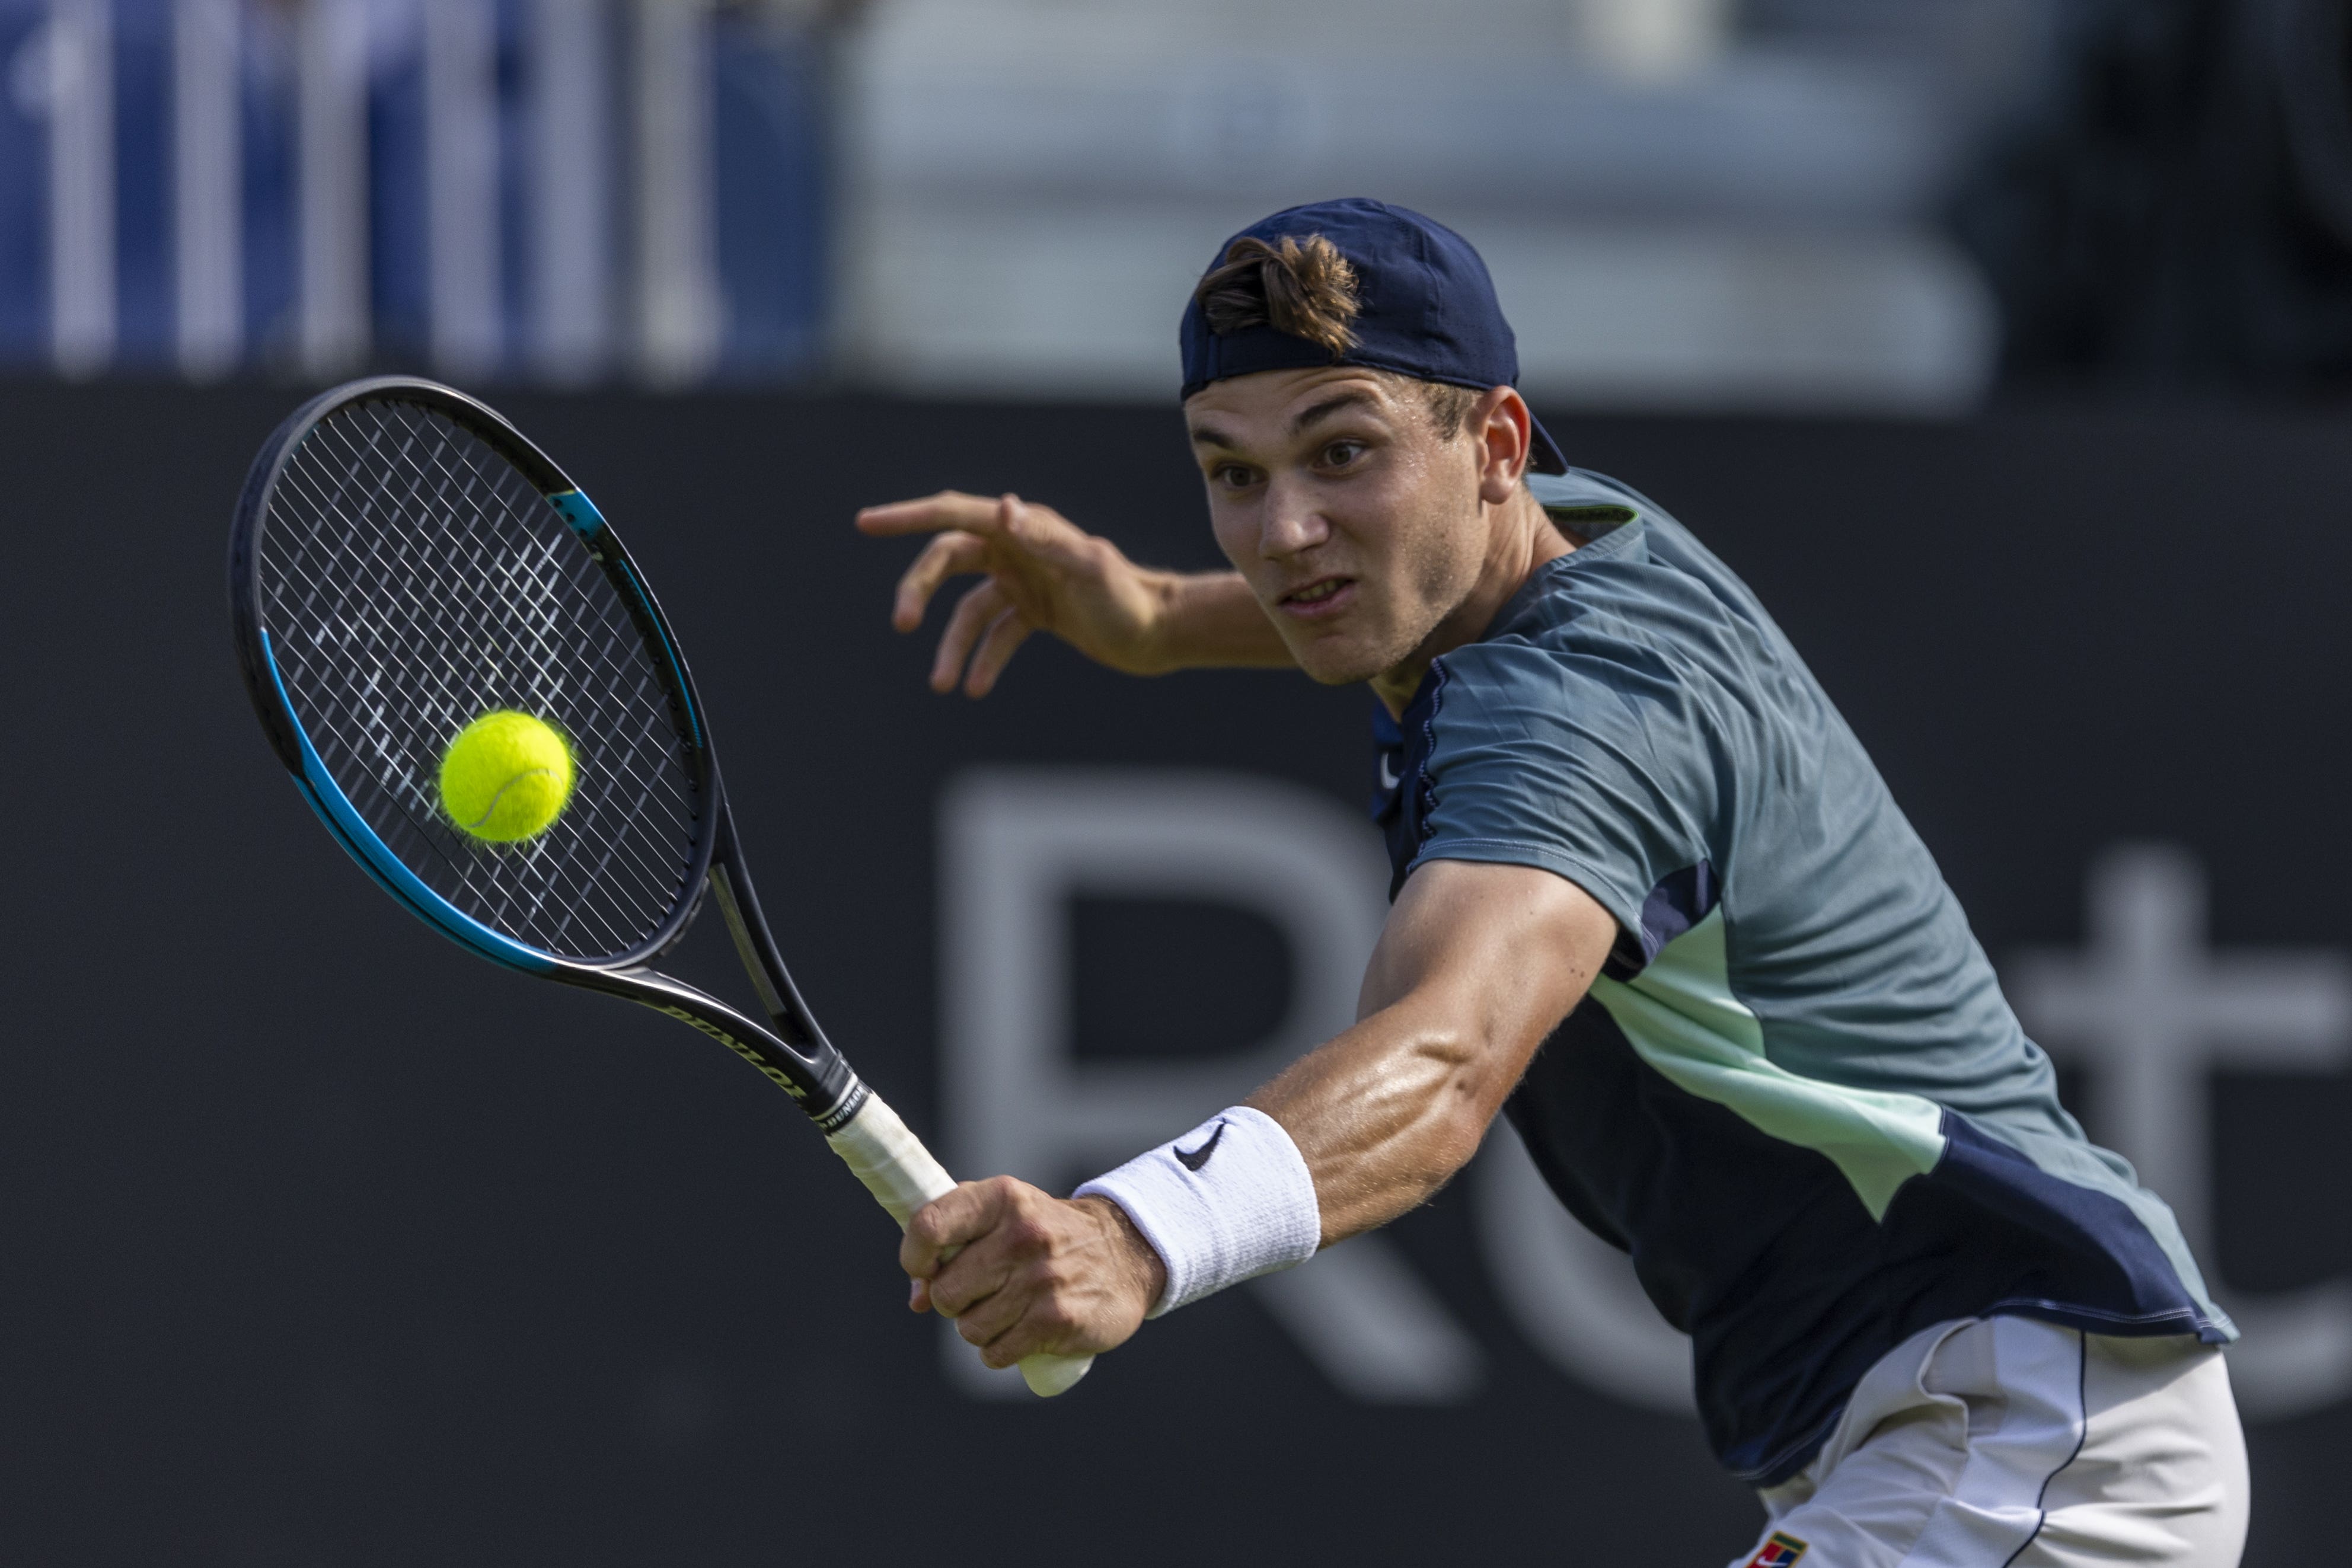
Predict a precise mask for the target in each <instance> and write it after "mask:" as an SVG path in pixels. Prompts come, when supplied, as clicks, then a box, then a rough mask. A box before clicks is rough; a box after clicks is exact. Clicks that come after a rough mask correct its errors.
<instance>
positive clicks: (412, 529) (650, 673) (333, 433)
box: [229, 376, 1093, 1395]
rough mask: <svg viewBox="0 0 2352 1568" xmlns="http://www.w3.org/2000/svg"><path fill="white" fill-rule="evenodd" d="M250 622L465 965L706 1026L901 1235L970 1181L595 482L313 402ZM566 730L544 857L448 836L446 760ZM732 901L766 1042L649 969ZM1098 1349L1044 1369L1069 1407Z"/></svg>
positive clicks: (276, 680) (259, 705)
mask: <svg viewBox="0 0 2352 1568" xmlns="http://www.w3.org/2000/svg"><path fill="white" fill-rule="evenodd" d="M229 605H230V612H231V617H232V619H233V621H234V622H235V626H236V649H237V657H238V660H239V662H240V663H241V664H242V665H243V668H244V673H245V684H246V689H247V691H248V692H249V693H251V695H252V697H253V706H254V710H255V712H257V714H259V715H260V716H261V727H262V728H263V729H264V730H265V731H267V732H268V736H269V742H270V745H271V746H272V747H275V748H276V749H277V752H278V759H279V760H280V761H282V762H283V763H285V765H286V768H287V770H288V771H289V772H290V773H292V774H293V776H294V782H295V785H296V787H297V788H298V789H300V790H301V792H302V796H303V798H304V799H305V800H308V801H309V802H310V809H311V810H314V811H316V812H317V813H318V815H319V818H320V821H323V822H325V823H326V824H327V829H328V831H330V832H331V833H332V834H333V835H334V836H335V838H336V840H337V841H339V842H340V843H341V845H342V846H343V848H344V849H346V850H348V851H350V852H351V855H352V859H353V860H355V861H357V862H359V863H360V868H361V869H362V870H363V871H365V872H366V873H368V875H369V876H370V877H372V878H373V879H374V881H375V883H376V885H377V886H379V887H381V888H383V890H384V891H385V892H386V893H389V894H392V896H393V897H394V898H395V899H397V900H398V901H399V902H400V903H401V904H404V905H405V906H406V907H407V909H408V910H409V911H410V913H412V914H414V915H417V916H419V917H420V918H422V919H423V920H424V921H425V924H426V925H430V926H432V927H433V928H434V929H435V930H436V931H438V932H440V933H441V934H442V935H443V936H447V937H449V938H450V939H451V940H452V941H455V942H457V944H458V945H459V946H464V947H466V948H468V949H470V950H471V951H473V952H475V953H478V954H479V955H481V956H483V957H485V958H488V959H489V960H490V961H491V962H493V963H496V964H502V965H504V966H505V967H508V968H509V969H516V970H520V971H521V972H522V973H524V974H527V975H537V976H540V977H542V978H545V979H551V980H560V981H562V982H563V983H565V984H566V985H573V986H582V987H585V988H588V989H589V990H592V991H603V992H605V993H607V994H608V995H612V996H616V997H625V998H628V999H629V1000H631V1001H633V1002H640V1003H643V1004H644V1005H645V1006H646V1007H649V1008H652V1009H655V1010H656V1012H664V1013H667V1014H668V1015H669V1016H670V1017H672V1018H674V1019H681V1020H683V1021H684V1022H687V1023H689V1024H692V1025H693V1026H694V1027H695V1028H696V1029H698V1030H701V1031H702V1032H703V1033H705V1034H707V1035H709V1036H710V1037H711V1038H712V1039H714V1040H718V1041H719V1043H720V1044H722V1045H724V1046H726V1047H727V1048H728V1049H729V1050H730V1051H733V1052H735V1054H736V1055H738V1056H740V1057H741V1058H742V1059H743V1060H744V1061H748V1062H750V1063H751V1065H752V1066H753V1067H755V1068H757V1069H759V1071H761V1073H762V1074H763V1075H764V1076H765V1077H766V1078H767V1079H768V1080H769V1081H770V1082H772V1083H774V1084H775V1085H776V1086H777V1087H779V1088H781V1089H782V1090H783V1092H785V1093H787V1094H789V1095H791V1096H792V1097H793V1100H794V1102H796V1103H798V1104H799V1106H800V1108H801V1109H802V1110H803V1111H804V1112H806V1113H808V1116H809V1119H810V1120H811V1121H813V1122H814V1123H815V1124H816V1125H817V1130H818V1131H819V1132H821V1133H823V1134H824V1137H825V1141H826V1143H827V1144H829V1145H831V1146H832V1148H833V1151H834V1152H835V1154H837V1155H840V1156H841V1157H842V1159H843V1160H844V1161H845V1162H846V1163H847V1164H848V1166H849V1168H850V1169H851V1170H852V1171H853V1172H855V1173H856V1176H857V1179H858V1180H860V1181H862V1182H864V1183H865V1184H866V1188H867V1190H868V1191H870V1192H872V1193H873V1195H874V1196H875V1197H876V1198H877V1199H878V1200H879V1201H880V1202H881V1205H882V1207H884V1208H886V1209H887V1210H889V1212H890V1215H891V1218H895V1219H896V1220H898V1224H899V1225H900V1227H901V1228H904V1227H905V1225H906V1223H907V1221H908V1218H911V1217H912V1216H913V1214H914V1212H915V1211H916V1210H917V1209H919V1208H920V1207H922V1206H923V1205H924V1204H926V1203H929V1201H930V1200H931V1199H933V1198H935V1197H939V1196H940V1195H941V1194H942V1193H945V1192H948V1191H950V1189H951V1188H953V1186H955V1182H954V1180H953V1179H952V1178H951V1177H950V1176H949V1175H948V1173H947V1172H946V1171H945V1170H944V1169H943V1168H941V1166H940V1163H939V1161H937V1160H936V1159H933V1158H932V1157H931V1155H930V1152H929V1150H927V1149H925V1148H924V1147H923V1145H922V1144H921V1142H920V1141H919V1139H917V1138H916V1136H915V1134H913V1133H911V1132H909V1131H908V1128H907V1124H905V1123H904V1122H902V1121H901V1120H899V1118H898V1113H896V1112H894V1111H892V1110H891V1109H890V1107H889V1106H888V1105H887V1104H886V1103H884V1102H883V1101H882V1099H881V1097H880V1096H879V1095H877V1094H876V1093H875V1092H873V1091H872V1090H871V1089H870V1088H868V1087H867V1086H866V1084H865V1083H864V1082H860V1081H859V1079H858V1076H857V1074H856V1073H855V1072H853V1071H850V1067H849V1064H848V1062H847V1061H844V1060H843V1058H842V1055H841V1052H840V1051H836V1050H835V1049H834V1047H833V1045H832V1043H831V1042H830V1041H828V1040H826V1039H825V1037H824V1030H820V1029H819V1028H818V1027H817V1024H816V1019H814V1017H812V1016H811V1015H810V1012H809V1009H808V1004H807V1003H806V1002H804V1001H803V1000H802V998H801V994H800V991H799V988H797V987H795V986H794V985H793V977H792V974H791V972H790V971H789V970H787V969H786V968H785V967H784V962H783V958H782V955H780V954H779V953H778V951H777V948H776V942H775V938H774V936H772V935H771V934H770V932H769V930H768V925H767V922H766V921H765V920H764V919H763V918H761V914H760V901H759V899H758V897H757V896H756V895H755V894H753V893H752V891H751V874H750V873H749V872H748V871H747V870H746V869H745V867H744V862H743V852H742V846H741V844H740V841H738V840H737V838H736V835H735V823H734V819H733V816H732V815H731V813H730V811H729V810H728V804H727V792H726V790H725V789H724V788H723V787H722V786H721V784H720V782H719V763H718V759H717V758H716V757H715V756H714V755H713V753H712V750H711V744H710V726H709V721H708V719H707V718H706V717H705V716H704V715H703V711H702V705H701V703H700V702H699V701H698V699H697V698H696V696H695V691H694V681H693V678H692V677H691V676H690V675H689V674H688V673H687V666H686V658H685V655H684V654H683V653H680V652H679V650H678V645H677V638H676V637H675V636H674V635H672V633H671V632H670V629H669V622H668V621H667V619H666V618H665V617H664V616H663V614H662V612H661V607H660V606H659V605H658V604H656V602H655V601H654V596H653V594H652V592H651V591H650V590H648V589H647V588H646V582H645V579H644V578H643V577H642V576H641V575H640V574H639V573H638V571H637V569H636V566H635V563H633V562H632V561H631V560H630V559H629V553H628V551H627V550H625V549H623V548H622V547H621V541H620V539H619V538H618V537H617V536H616V535H615V534H614V531H613V529H612V527H611V525H609V524H608V523H606V522H605V521H604V517H603V516H602V515H601V514H599V513H598V511H597V510H596V508H595V507H593V505H591V504H590V502H589V500H588V497H585V496H583V495H582V494H581V493H580V489H579V486H575V485H573V484H572V482H571V480H569V479H567V478H565V477H564V476H563V472H562V469H560V468H558V467H557V466H556V465H555V464H554V463H553V462H552V461H551V460H550V459H549V458H548V456H547V455H545V454H544V453H542V452H541V451H540V449H539V448H538V447H536V446H534V445H532V444H530V442H529V441H528V440H526V439H524V437H523V436H522V434H520V432H518V431H517V430H516V429H515V428H514V427H513V426H512V425H510V424H509V423H507V422H506V421H505V420H503V419H501V418H500V417H499V415H498V414H496V413H492V412H491V411H490V410H489V409H488V408H486V407H484V406H483V405H482V404H481V403H478V402H475V401H474V400H473V399H472V398H469V397H467V396H466V395H465V394H463V393H462V392H455V391H452V390H451V389H449V388H447V387H445V386H439V385H436V384H435V383H434V382H425V381H417V380H413V379H410V378H406V377H398V376H388V377H382V378H378V379H374V380H370V381H361V382H352V383H350V384H349V385H347V386H341V387H338V388H336V389H335V390H333V391H332V392H326V393H323V394H321V395H320V396H319V397H316V398H313V399H312V400H311V401H310V402H307V403H305V404H303V405H302V406H301V407H300V408H299V409H297V410H296V411H295V412H294V413H293V414H292V415H291V416H290V417H289V418H288V419H287V421H286V423H283V424H281V425H279V426H278V430H277V432H276V433H275V434H272V435H271V436H270V438H269V440H268V444H265V445H264V446H263V447H262V449H261V452H260V455H258V456H257V457H256V458H255V459H254V461H253V467H252V469H251V470H250V471H249V472H248V474H247V476H246V483H245V491H244V494H243V495H242V496H241V497H238V500H237V506H236V527H235V529H234V532H233V534H232V536H231V539H230V545H229ZM498 708H510V709H518V710H520V711H521V712H524V713H528V714H531V715H534V716H537V717H540V718H541V719H543V720H545V721H547V722H548V723H549V724H551V725H553V726H554V727H557V728H558V729H559V730H561V731H562V733H563V734H564V735H565V737H567V738H568V739H569V741H570V743H571V746H572V751H573V754H574V758H573V761H574V783H573V787H572V796H571V799H570V800H569V803H568V804H567V805H566V806H565V807H564V809H563V811H562V815H561V816H559V817H558V818H557V819H556V821H555V822H554V824H553V825H552V826H551V827H550V828H549V829H548V830H547V831H545V832H543V833H542V834H541V835H540V836H539V837H537V838H534V839H530V840H528V841H524V842H521V843H514V844H493V843H487V842H484V841H481V840H479V839H477V838H474V837H472V836H470V835H468V834H467V833H465V832H463V831H459V829H458V828H457V826H456V825H455V824H454V823H453V822H452V821H450V820H449V818H448V817H447V815H446V813H445V811H444V810H443V808H442V804H441V801H440V798H439V786H438V782H437V779H438V769H439V767H440V758H441V755H442V753H443V751H444V750H445V748H446V747H447V746H448V744H449V742H450V740H451V739H452V738H453V737H455V736H456V735H457V732H458V731H459V729H461V728H462V727H464V726H465V725H466V724H467V723H468V722H469V721H470V720H472V719H473V718H475V717H476V716H478V715H481V714H483V713H487V712H488V711H490V710H492V709H498ZM705 887H708V888H709V890H710V892H711V894H713V895H714V896H715V897H716V898H717V900H718V903H719V911H720V913H721V914H722V915H724V916H725V918H726V921H727V927H728V930H729V931H730V932H731V933H732V934H733V936H734V938H735V947H736V951H737V952H738V954H740V956H741V958H742V960H743V967H744V968H745V969H746V970H747V971H749V972H750V974H751V984H752V986H753V987H754V988H756V989H757V991H758V993H759V997H760V1001H761V1004H762V1006H763V1007H764V1009H765V1010H766V1012H767V1015H768V1021H767V1022H766V1023H765V1024H761V1023H758V1022H756V1021H754V1020H753V1019H750V1018H748V1017H746V1016H745V1015H744V1014H742V1013H740V1012H738V1011H737V1010H735V1009H733V1008H730V1007H729V1006H728V1005H727V1004H726V1003H724V1002H721V1001H719V1000H718V999H717V998H713V997H710V996H707V995H705V994H704V993H703V992H701V991H699V990H697V989H696V988H693V987H691V986H688V985H686V984H684V983H683V982H681V981H679V980H677V979H674V978H672V977H669V976H667V975H665V974H662V973H661V972H660V971H658V970H656V969H655V968H654V967H652V966H653V964H654V963H655V961H656V960H657V959H658V958H660V957H661V956H662V955H663V954H664V953H666V952H667V951H668V950H669V949H670V948H671V947H672V946H675V945H676V943H677V940H678V939H679V937H681V936H684V935H685V933H686V929H687V927H688V925H689V924H690V923H691V922H692V921H693V919H694V915H695V912H696V909H697V907H698V905H699V904H700V902H701V897H702V893H703V890H704V888H705ZM1092 1360H1093V1358H1092V1357H1090V1356H1055V1355H1036V1356H1032V1357H1030V1358H1029V1359H1027V1360H1026V1361H1024V1362H1023V1363H1022V1364H1021V1371H1022V1374H1023V1375H1024V1377H1025V1378H1026V1379H1027V1380H1028V1383H1029V1386H1030V1387H1031V1388H1033V1389H1034V1390H1035V1391H1036V1392H1037V1393H1039V1394H1041V1395H1052V1394H1058V1393H1060V1392H1062V1391H1063V1390H1064V1389H1066V1388H1067V1387H1069V1386H1070V1385H1072V1384H1074V1383H1076V1381H1077V1380H1078V1379H1079V1378H1080V1377H1082V1376H1084V1375H1085V1374H1086V1371H1087V1367H1088V1366H1089V1365H1090V1364H1092Z"/></svg>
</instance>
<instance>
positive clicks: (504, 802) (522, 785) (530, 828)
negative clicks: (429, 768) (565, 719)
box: [438, 707, 579, 845]
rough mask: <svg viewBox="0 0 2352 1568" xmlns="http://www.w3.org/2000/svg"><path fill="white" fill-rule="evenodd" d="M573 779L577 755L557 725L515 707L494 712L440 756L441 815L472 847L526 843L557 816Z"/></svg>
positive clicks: (566, 801) (469, 726)
mask: <svg viewBox="0 0 2352 1568" xmlns="http://www.w3.org/2000/svg"><path fill="white" fill-rule="evenodd" d="M509 768H511V769H512V771H511V772H509V771H508V769H509ZM578 774H579V755H578V753H577V752H576V751H575V750H574V749H573V747H572V738H571V737H570V736H569V735H568V734H566V733H565V732H564V730H563V729H562V727H561V726H559V725H557V724H555V723H553V722H552V721H551V720H549V719H545V718H541V717H540V716H538V715H536V714H533V713H529V712H526V711H524V710H522V709H520V708H512V707H499V708H492V709H490V710H488V712H485V713H482V714H479V715H478V716H475V717H474V718H473V719H472V720H470V721H469V722H467V724H466V726H465V727H463V728H461V729H460V730H459V731H458V732H457V735H455V736H454V737H451V738H450V741H449V744H448V746H447V747H446V748H445V749H444V751H443V752H442V757H441V767H440V774H439V779H438V783H439V786H440V795H441V802H440V804H441V813H442V816H443V819H444V820H445V821H447V822H448V823H449V824H450V825H451V826H452V827H454V828H456V829H457V831H459V832H462V833H464V834H465V835H466V836H467V837H468V838H469V839H472V840H473V841H476V842H477V843H478V844H484V845H511V844H520V843H524V842H527V841H530V840H532V839H536V838H538V837H540V836H541V834H543V833H545V832H547V831H550V830H551V829H552V828H553V827H554V826H555V824H556V822H557V821H559V820H560V819H561V818H562V816H563V814H564V812H565V810H567V809H568V808H569V807H570V805H571V804H572V794H573V791H574V789H575V787H576V785H577V783H578ZM485 791H487V794H486V793H485ZM542 796H544V797H547V798H544V799H542V798H541V797H542ZM461 803H462V808H463V809H462V810H461V809H460V808H461ZM502 815H503V816H504V817H506V818H507V819H508V820H506V821H500V818H501V816H502Z"/></svg>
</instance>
